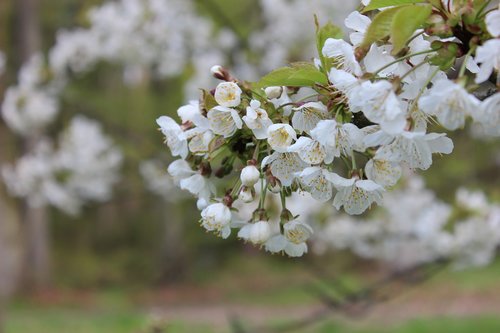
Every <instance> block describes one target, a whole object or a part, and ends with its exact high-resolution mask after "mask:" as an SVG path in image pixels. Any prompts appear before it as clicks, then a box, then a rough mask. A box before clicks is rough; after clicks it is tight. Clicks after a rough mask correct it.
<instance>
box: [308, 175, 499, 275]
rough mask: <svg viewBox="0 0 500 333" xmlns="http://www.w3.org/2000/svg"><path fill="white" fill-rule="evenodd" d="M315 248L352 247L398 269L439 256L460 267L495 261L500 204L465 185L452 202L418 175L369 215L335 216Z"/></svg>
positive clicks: (318, 235) (316, 236)
mask: <svg viewBox="0 0 500 333" xmlns="http://www.w3.org/2000/svg"><path fill="white" fill-rule="evenodd" d="M314 245H315V249H316V250H318V251H319V252H324V251H326V250H327V249H328V248H333V249H337V250H344V249H349V250H351V251H352V252H354V253H355V254H356V255H358V256H360V257H363V258H368V259H378V260H382V261H384V262H387V263H389V264H391V265H394V266H396V267H397V268H404V267H413V266H415V265H418V264H422V263H426V262H432V261H434V260H437V259H448V260H452V262H453V264H454V266H455V267H457V268H464V267H469V266H482V265H486V264H488V263H490V262H491V260H492V259H493V258H494V257H495V254H496V249H497V247H498V246H499V245H500V205H498V204H494V203H492V202H489V201H488V200H487V198H486V196H485V195H484V193H482V192H480V191H469V190H466V189H464V188H460V189H459V190H458V191H457V193H456V203H455V204H454V205H450V204H447V203H445V202H443V201H441V200H439V199H438V198H436V195H435V194H434V193H433V192H432V191H430V190H429V189H426V188H425V187H424V182H423V180H422V179H421V178H419V177H415V176H413V177H411V178H408V179H407V181H406V182H405V184H404V186H403V187H402V188H398V189H397V190H394V191H393V192H390V193H388V194H387V195H385V196H384V200H383V207H382V208H380V209H377V211H376V212H375V213H374V214H373V215H371V216H370V217H367V218H364V219H353V218H352V217H351V216H348V215H340V214H334V215H333V216H330V217H329V219H328V221H327V223H326V224H325V225H324V226H321V227H319V232H317V233H316V235H315V242H314Z"/></svg>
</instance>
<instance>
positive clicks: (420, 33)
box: [406, 30, 425, 45]
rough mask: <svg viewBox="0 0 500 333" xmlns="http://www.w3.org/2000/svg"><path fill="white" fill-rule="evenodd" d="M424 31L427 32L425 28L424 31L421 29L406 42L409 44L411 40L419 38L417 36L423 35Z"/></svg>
mask: <svg viewBox="0 0 500 333" xmlns="http://www.w3.org/2000/svg"><path fill="white" fill-rule="evenodd" d="M424 33H425V31H424V30H422V31H420V32H419V33H418V34H415V35H414V36H413V37H412V38H410V39H409V40H408V41H407V42H406V45H409V44H410V43H411V42H413V40H414V39H415V38H417V37H418V36H420V35H423V34H424Z"/></svg>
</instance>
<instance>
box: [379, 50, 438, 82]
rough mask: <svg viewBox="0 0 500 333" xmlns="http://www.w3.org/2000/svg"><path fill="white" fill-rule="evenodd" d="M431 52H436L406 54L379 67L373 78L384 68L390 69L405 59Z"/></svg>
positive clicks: (426, 51) (430, 51)
mask: <svg viewBox="0 0 500 333" xmlns="http://www.w3.org/2000/svg"><path fill="white" fill-rule="evenodd" d="M432 52H436V50H425V51H420V52H415V53H412V54H407V55H405V56H402V57H401V58H398V59H396V60H394V61H391V62H390V63H388V64H386V65H384V66H382V67H380V68H379V69H377V70H376V71H375V73H373V76H377V74H378V73H380V72H381V71H383V70H384V69H386V68H389V67H391V66H392V65H394V64H397V63H398V62H401V61H403V60H406V59H408V58H411V57H414V56H418V55H421V54H427V53H432Z"/></svg>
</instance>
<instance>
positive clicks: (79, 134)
mask: <svg viewBox="0 0 500 333" xmlns="http://www.w3.org/2000/svg"><path fill="white" fill-rule="evenodd" d="M121 161H122V154H121V152H120V151H119V150H118V149H117V148H116V147H115V146H114V144H113V142H112V141H111V140H110V139H109V138H108V137H107V136H106V135H105V134H104V133H103V131H102V128H101V125H100V124H99V123H97V122H95V121H93V120H90V119H87V118H85V117H83V116H76V117H74V118H73V119H72V121H71V123H70V124H69V126H68V128H67V129H66V130H65V131H64V132H63V133H62V134H61V136H60V138H59V141H58V145H57V146H54V144H53V143H52V142H51V141H50V140H49V139H42V140H41V141H38V142H37V143H36V144H35V146H34V147H33V149H32V150H31V151H30V152H29V153H28V154H26V155H24V156H22V157H21V158H20V159H19V160H18V161H17V162H16V163H15V164H14V165H13V166H4V168H3V169H2V177H3V179H4V181H5V183H6V185H7V187H8V190H9V192H10V193H11V194H12V195H15V196H17V197H23V198H27V200H28V202H29V203H30V204H31V205H32V206H35V207H36V206H42V205H46V204H50V205H52V206H55V207H57V208H58V209H60V210H62V211H64V212H66V213H68V214H71V215H76V214H78V213H79V212H80V210H81V208H82V206H83V204H84V203H85V202H86V201H97V202H102V201H106V200H109V198H110V197H111V193H112V192H111V189H112V186H113V185H114V184H115V183H116V182H117V181H118V179H119V176H118V175H119V169H120V166H121Z"/></svg>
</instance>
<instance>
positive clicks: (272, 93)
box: [264, 87, 283, 99]
mask: <svg viewBox="0 0 500 333" xmlns="http://www.w3.org/2000/svg"><path fill="white" fill-rule="evenodd" d="M264 92H265V93H266V96H267V98H269V99H274V98H279V97H280V96H281V93H282V92H283V88H282V87H267V88H266V89H264Z"/></svg>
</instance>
